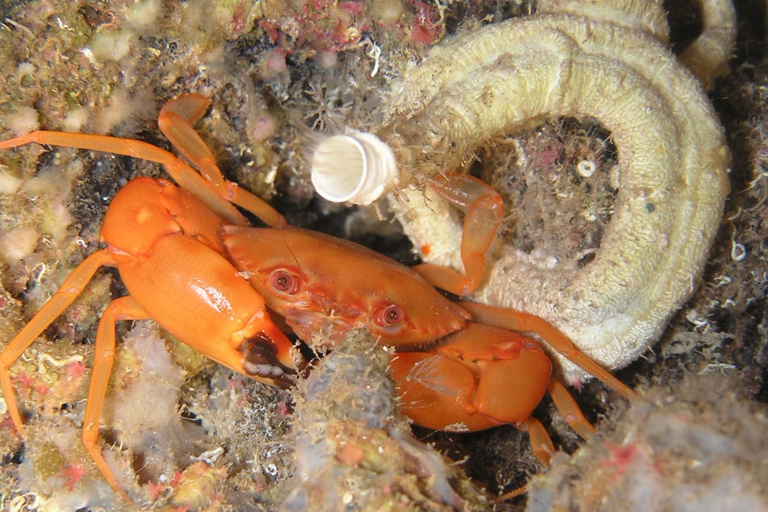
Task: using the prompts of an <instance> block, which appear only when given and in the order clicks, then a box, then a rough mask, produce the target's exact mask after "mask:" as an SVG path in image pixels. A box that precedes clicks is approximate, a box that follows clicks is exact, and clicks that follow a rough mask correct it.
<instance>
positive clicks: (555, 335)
mask: <svg viewBox="0 0 768 512" xmlns="http://www.w3.org/2000/svg"><path fill="white" fill-rule="evenodd" d="M458 304H459V305H460V306H461V307H462V308H464V309H466V310H467V311H469V312H470V313H471V314H472V316H473V318H474V319H475V321H477V322H482V323H484V324H488V325H495V326H498V327H502V328H504V329H509V330H512V331H523V332H535V333H536V334H538V335H539V336H541V338H542V339H543V340H544V341H545V342H547V344H548V345H550V346H551V347H552V348H553V349H555V350H556V351H557V352H559V353H560V354H562V355H563V356H564V357H566V358H567V359H568V360H569V361H571V362H572V363H574V364H576V365H577V366H579V367H580V368H582V369H583V370H585V371H587V372H588V373H590V374H591V375H593V376H594V377H596V378H597V379H599V380H600V381H601V382H602V383H603V384H605V385H606V386H609V387H611V388H613V389H615V390H616V391H618V392H619V393H621V394H622V395H624V396H625V397H627V398H632V397H634V396H636V394H635V392H634V391H632V390H631V389H630V388H629V387H627V386H626V385H625V384H624V383H622V382H621V381H620V380H619V379H617V378H616V377H614V376H613V375H611V374H610V373H609V372H608V371H606V370H604V369H603V368H602V367H601V366H600V365H598V364H597V363H596V362H594V361H593V360H592V359H590V358H589V357H587V356H586V355H585V354H584V353H583V352H581V351H579V349H577V348H576V347H575V346H574V345H573V343H571V341H570V340H569V339H568V338H567V337H566V336H565V335H564V334H563V333H561V332H560V331H558V330H557V329H556V328H555V327H554V326H552V325H551V324H550V323H549V322H547V321H546V320H544V319H542V318H539V317H538V316H535V315H531V314H528V313H523V312H521V311H514V310H512V309H506V308H499V307H495V306H487V305H485V304H476V303H474V302H459V303H458Z"/></svg>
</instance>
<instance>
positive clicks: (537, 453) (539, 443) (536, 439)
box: [518, 417, 555, 466]
mask: <svg viewBox="0 0 768 512" xmlns="http://www.w3.org/2000/svg"><path fill="white" fill-rule="evenodd" d="M518 428H520V430H522V431H524V432H528V440H529V442H530V443H531V450H533V456H534V457H536V460H538V461H539V463H540V464H541V465H542V466H549V464H550V461H551V460H552V455H554V453H555V445H554V444H552V438H550V437H549V434H548V433H547V429H546V428H544V425H542V424H541V422H540V421H539V420H537V419H536V418H534V417H530V418H528V419H526V420H525V421H523V422H522V423H521V424H520V425H518Z"/></svg>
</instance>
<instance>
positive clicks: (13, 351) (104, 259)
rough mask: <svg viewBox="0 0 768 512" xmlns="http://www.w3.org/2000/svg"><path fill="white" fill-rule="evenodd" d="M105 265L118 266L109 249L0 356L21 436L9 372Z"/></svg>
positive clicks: (0, 375)
mask: <svg viewBox="0 0 768 512" xmlns="http://www.w3.org/2000/svg"><path fill="white" fill-rule="evenodd" d="M103 265H114V262H113V261H112V257H111V256H110V255H109V253H108V252H107V249H102V250H101V251H99V252H96V253H94V254H91V255H90V256H88V257H87V258H86V259H85V260H83V262H82V263H80V265H78V266H77V268H76V269H75V270H74V271H73V272H72V274H70V276H69V277H68V278H67V280H66V281H64V283H63V284H62V285H61V287H60V288H59V290H58V291H57V292H56V293H55V294H54V295H53V297H51V298H50V300H49V301H48V302H46V303H45V305H44V306H43V307H42V309H40V311H38V313H37V314H36V315H35V316H34V317H33V318H32V320H30V321H29V323H28V324H27V325H25V326H24V328H23V329H22V330H21V331H20V332H19V333H18V334H17V335H16V337H15V338H13V339H12V340H11V341H10V343H8V345H7V346H6V347H5V348H4V349H3V351H2V352H0V384H2V388H3V395H4V396H5V402H6V405H7V406H8V412H9V413H10V415H11V419H12V420H13V424H14V425H15V426H16V429H17V430H18V431H19V433H21V434H23V433H24V427H23V425H22V423H21V415H20V414H19V406H18V405H17V403H16V393H14V391H13V386H12V384H11V376H10V373H9V371H8V370H9V368H10V367H11V365H12V364H13V363H15V362H16V360H17V359H18V358H19V357H21V354H22V353H24V351H25V350H27V348H28V347H29V346H30V345H31V344H32V343H33V342H34V341H35V340H36V339H37V337H38V336H40V333H41V332H43V330H44V329H45V328H46V327H48V326H49V325H51V323H52V322H53V321H54V320H55V319H56V317H57V316H59V315H60V314H61V313H62V312H63V311H64V310H65V309H67V307H69V305H70V304H72V302H74V300H75V299H76V298H77V296H78V295H80V294H81V293H82V292H83V289H84V288H85V286H86V285H87V284H88V282H89V281H90V280H91V278H92V277H93V274H95V273H96V271H97V270H98V269H99V267H101V266H103Z"/></svg>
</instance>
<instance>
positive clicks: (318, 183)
mask: <svg viewBox="0 0 768 512" xmlns="http://www.w3.org/2000/svg"><path fill="white" fill-rule="evenodd" d="M311 163H312V173H311V178H312V184H313V185H314V187H315V190H317V193H318V194H320V195H321V196H322V197H324V198H325V199H327V200H328V201H333V202H334V203H341V202H344V201H347V202H350V203H353V204H362V205H366V204H370V203H372V202H373V201H375V200H376V199H378V198H379V197H381V195H382V194H383V193H384V192H385V191H386V190H387V189H388V188H389V187H390V186H391V185H392V184H394V182H395V180H396V178H397V174H398V173H397V164H396V163H395V155H394V154H393V153H392V150H391V149H390V147H389V146H388V145H387V144H386V143H384V142H383V141H382V140H381V139H379V138H378V137H376V136H375V135H373V134H371V133H365V132H358V131H349V132H348V133H346V134H343V135H334V136H332V137H328V138H326V139H324V140H323V141H321V142H320V143H319V144H318V145H317V147H316V148H315V151H314V153H313V154H312V158H311Z"/></svg>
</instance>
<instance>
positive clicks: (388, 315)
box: [373, 304, 405, 327]
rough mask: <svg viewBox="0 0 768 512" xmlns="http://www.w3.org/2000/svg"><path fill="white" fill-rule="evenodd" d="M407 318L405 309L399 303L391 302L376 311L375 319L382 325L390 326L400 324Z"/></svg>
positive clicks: (377, 323) (375, 321) (376, 322)
mask: <svg viewBox="0 0 768 512" xmlns="http://www.w3.org/2000/svg"><path fill="white" fill-rule="evenodd" d="M404 318H405V311H403V308H401V307H400V306H398V305H397V304H389V305H387V306H384V307H383V308H380V309H378V310H377V311H376V314H375V315H374V317H373V321H374V323H375V324H376V325H378V326H380V327H389V326H391V325H395V324H399V323H400V322H402V321H403V319H404Z"/></svg>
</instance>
